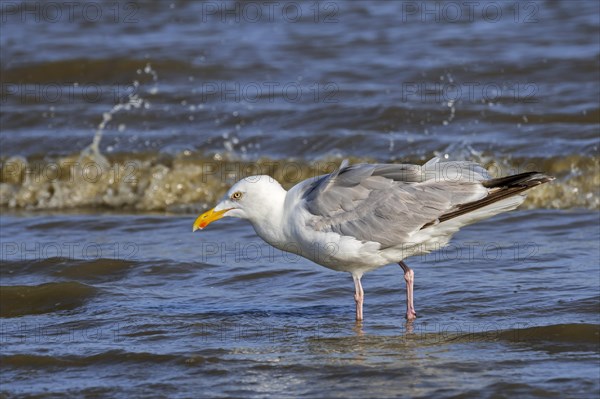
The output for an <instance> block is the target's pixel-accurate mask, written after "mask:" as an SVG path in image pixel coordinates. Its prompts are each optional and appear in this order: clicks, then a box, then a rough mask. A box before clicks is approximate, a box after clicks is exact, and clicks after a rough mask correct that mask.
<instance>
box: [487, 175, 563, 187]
mask: <svg viewBox="0 0 600 399" xmlns="http://www.w3.org/2000/svg"><path fill="white" fill-rule="evenodd" d="M552 180H554V176H548V175H545V174H543V173H541V172H525V173H519V174H517V175H512V176H504V177H499V178H497V179H490V180H486V181H484V182H482V183H481V184H482V185H483V187H485V188H500V187H524V188H529V187H534V186H539V185H540V184H544V183H548V182H550V181H552Z"/></svg>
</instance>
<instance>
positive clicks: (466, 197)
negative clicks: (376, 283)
mask: <svg viewBox="0 0 600 399" xmlns="http://www.w3.org/2000/svg"><path fill="white" fill-rule="evenodd" d="M551 180H553V177H550V176H547V175H544V174H542V173H539V172H526V173H519V174H516V175H512V176H505V177H500V178H492V177H491V176H490V175H489V174H488V173H487V171H486V170H485V169H484V168H483V167H482V166H480V165H478V164H476V163H474V162H466V161H461V162H448V161H446V162H442V161H441V160H440V159H439V158H433V159H432V160H431V161H429V162H427V163H426V164H424V165H423V166H419V165H410V164H357V165H349V164H348V162H347V161H343V162H342V164H341V165H340V167H339V168H338V169H337V170H335V171H334V172H332V173H330V174H327V175H322V176H318V177H314V178H310V179H307V180H304V181H302V182H300V183H298V184H297V185H295V186H294V187H292V188H291V189H290V190H289V191H286V190H285V189H284V188H283V187H282V186H281V185H280V184H279V183H278V182H277V181H276V180H275V179H273V178H272V177H270V176H265V175H261V176H251V177H246V178H244V179H242V180H240V181H239V182H237V183H236V184H234V185H233V186H232V187H231V188H230V189H229V191H228V192H227V194H226V195H225V196H224V197H223V198H222V199H221V200H220V201H219V203H218V204H217V205H216V206H215V207H214V208H213V209H211V210H209V211H207V212H205V213H203V214H202V215H200V216H199V217H198V218H197V219H196V221H195V222H194V226H193V231H196V230H198V229H204V228H205V227H206V226H207V225H208V224H209V223H212V222H214V221H216V220H218V219H221V218H223V217H226V216H229V217H237V218H241V219H247V220H249V221H250V223H251V224H252V226H253V227H254V230H255V231H256V234H258V235H259V236H260V237H261V238H262V239H263V240H265V241H266V242H267V243H269V244H270V245H272V246H274V247H276V248H278V249H281V250H283V251H287V252H292V253H295V254H298V255H300V256H303V257H305V258H307V259H309V260H311V261H313V262H315V263H317V264H319V265H322V266H325V267H327V268H330V269H333V270H337V271H343V272H349V273H351V274H352V278H353V279H354V288H355V294H354V300H355V302H356V320H359V321H360V320H362V319H363V298H364V293H363V288H362V285H361V278H362V276H363V274H364V273H366V272H368V271H371V270H374V269H377V268H379V267H382V266H385V265H388V264H390V263H398V264H399V265H400V267H401V268H402V270H403V271H404V280H405V281H406V318H407V319H408V320H413V319H415V318H416V316H417V314H416V312H415V307H414V304H413V285H414V272H413V270H412V269H411V268H409V267H408V266H407V265H406V263H404V262H403V260H404V259H405V258H407V257H409V256H414V255H420V254H424V253H428V252H430V251H431V250H434V249H439V248H441V247H443V246H444V245H446V244H447V243H448V241H449V240H450V238H451V237H452V236H453V235H454V234H455V233H456V232H457V231H458V230H459V229H460V228H461V227H463V226H465V225H468V224H471V223H474V222H477V221H479V220H482V219H486V218H489V217H491V216H494V215H497V214H499V213H501V212H506V211H509V210H512V209H514V208H516V207H517V206H519V205H520V204H521V203H522V202H523V201H524V199H525V195H524V194H523V192H524V191H525V190H528V189H530V188H532V187H535V186H537V185H540V184H543V183H546V182H548V181H551Z"/></svg>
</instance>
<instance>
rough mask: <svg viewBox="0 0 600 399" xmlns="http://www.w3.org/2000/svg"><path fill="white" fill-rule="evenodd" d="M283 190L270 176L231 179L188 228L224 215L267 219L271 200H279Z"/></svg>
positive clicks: (203, 226) (200, 225)
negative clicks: (210, 204)
mask: <svg viewBox="0 0 600 399" xmlns="http://www.w3.org/2000/svg"><path fill="white" fill-rule="evenodd" d="M285 193H286V191H285V190H284V189H283V187H281V184H279V182H278V181H277V180H275V179H274V178H272V177H271V176H266V175H260V176H249V177H246V178H244V179H242V180H240V181H238V182H237V183H235V184H234V185H233V186H232V187H231V188H230V189H229V190H228V191H227V193H226V194H225V195H224V196H223V197H222V198H221V200H220V201H219V202H218V203H217V205H216V206H215V207H214V208H212V209H210V210H208V211H206V212H204V213H203V214H202V215H200V216H198V218H197V219H196V221H195V222H194V226H193V228H192V231H196V230H202V229H204V228H205V227H206V226H208V225H209V224H210V223H212V222H214V221H217V220H219V219H221V218H223V217H226V216H228V217H235V218H240V219H248V220H250V221H251V222H257V221H261V220H263V219H267V218H269V215H270V213H271V208H272V207H271V204H273V203H274V202H275V201H282V200H281V198H285ZM282 194H283V197H281V195H282Z"/></svg>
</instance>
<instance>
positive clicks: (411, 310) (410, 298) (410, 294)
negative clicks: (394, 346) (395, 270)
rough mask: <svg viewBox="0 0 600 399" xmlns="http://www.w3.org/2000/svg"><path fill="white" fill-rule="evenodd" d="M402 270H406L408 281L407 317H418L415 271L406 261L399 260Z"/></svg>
mask: <svg viewBox="0 0 600 399" xmlns="http://www.w3.org/2000/svg"><path fill="white" fill-rule="evenodd" d="M398 264H399V265H400V267H401V268H402V270H404V281H406V318H407V319H408V320H414V319H416V318H417V313H416V312H415V306H414V305H413V288H414V287H413V284H414V282H415V272H413V271H412V269H411V268H410V267H408V266H407V265H406V263H404V262H402V261H400V262H398Z"/></svg>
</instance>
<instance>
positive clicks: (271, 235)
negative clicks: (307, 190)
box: [249, 186, 287, 247]
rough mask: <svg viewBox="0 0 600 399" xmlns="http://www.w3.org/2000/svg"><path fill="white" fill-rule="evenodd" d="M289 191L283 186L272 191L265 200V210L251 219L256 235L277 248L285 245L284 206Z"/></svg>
mask: <svg viewBox="0 0 600 399" xmlns="http://www.w3.org/2000/svg"><path fill="white" fill-rule="evenodd" d="M286 195H287V191H285V190H284V189H283V188H282V187H281V186H279V190H272V191H270V193H269V196H268V198H265V201H264V203H263V208H262V209H263V210H264V212H261V213H260V214H258V215H256V216H255V217H253V218H251V219H249V220H250V223H252V226H253V227H254V231H256V234H258V236H259V237H260V238H262V239H263V240H265V241H266V242H268V243H269V244H271V245H273V246H275V247H277V246H279V245H281V243H285V241H286V238H285V234H284V228H283V227H284V204H285V197H286Z"/></svg>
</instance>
